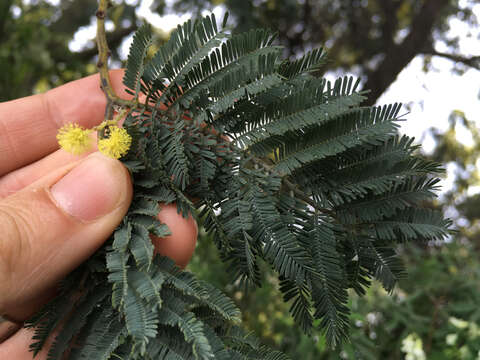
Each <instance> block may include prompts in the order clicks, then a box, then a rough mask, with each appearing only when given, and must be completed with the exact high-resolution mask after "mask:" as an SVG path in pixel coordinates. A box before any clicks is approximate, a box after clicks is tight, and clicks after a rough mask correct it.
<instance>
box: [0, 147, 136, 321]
mask: <svg viewBox="0 0 480 360" xmlns="http://www.w3.org/2000/svg"><path fill="white" fill-rule="evenodd" d="M131 199H132V185H131V182H130V176H129V174H128V171H127V170H126V169H125V167H124V166H123V165H122V164H121V163H120V162H119V161H118V160H114V159H109V158H106V157H104V156H103V155H101V154H99V153H94V154H92V155H90V156H89V157H87V158H85V159H83V160H81V161H79V162H77V163H74V164H70V165H67V166H66V167H63V168H61V169H58V170H56V171H55V172H54V173H51V174H49V175H47V176H44V177H43V178H41V179H40V180H38V181H36V182H34V183H33V184H32V185H30V186H28V187H26V188H25V189H23V190H21V191H19V192H17V193H15V194H13V195H11V196H8V197H7V198H5V199H3V200H1V201H0V234H1V235H0V315H5V316H7V317H10V318H12V319H16V320H24V319H25V318H27V317H28V316H30V315H31V314H32V313H33V312H34V311H36V310H38V308H39V307H40V306H41V305H42V304H43V303H44V302H45V301H46V300H47V299H48V297H49V296H51V294H52V289H55V287H56V286H57V284H58V281H59V280H61V279H62V278H64V277H65V276H66V275H67V274H68V273H69V272H70V271H72V270H73V269H74V268H76V267H77V266H78V265H80V264H81V263H82V262H83V261H85V260H86V259H87V258H88V257H89V256H91V255H92V254H93V253H94V252H95V250H97V249H98V248H99V247H100V246H101V245H102V243H103V242H104V241H105V240H106V239H107V238H108V237H109V236H110V234H111V233H112V232H113V230H114V229H115V227H116V226H117V225H118V224H119V223H120V221H121V220H122V218H123V216H124V215H125V214H126V212H127V210H128V207H129V205H130V201H131Z"/></svg>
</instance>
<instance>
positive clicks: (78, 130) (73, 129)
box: [57, 123, 92, 155]
mask: <svg viewBox="0 0 480 360" xmlns="http://www.w3.org/2000/svg"><path fill="white" fill-rule="evenodd" d="M90 132H91V130H88V129H84V128H82V127H81V126H79V125H78V124H72V123H68V124H65V125H64V126H62V127H61V128H60V129H59V130H58V134H57V141H58V144H59V145H60V147H61V148H62V149H64V150H65V151H68V152H69V153H72V154H75V155H79V154H82V153H84V152H86V151H87V150H89V149H90V147H91V146H92V139H91V138H90V136H89V134H90Z"/></svg>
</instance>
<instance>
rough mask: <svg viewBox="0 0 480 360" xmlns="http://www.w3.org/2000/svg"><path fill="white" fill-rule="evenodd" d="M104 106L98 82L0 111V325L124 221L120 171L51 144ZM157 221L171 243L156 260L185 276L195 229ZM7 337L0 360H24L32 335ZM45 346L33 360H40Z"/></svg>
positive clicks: (5, 329)
mask: <svg viewBox="0 0 480 360" xmlns="http://www.w3.org/2000/svg"><path fill="white" fill-rule="evenodd" d="M110 75H111V81H112V85H113V87H114V90H115V91H116V92H117V94H118V95H119V96H121V97H123V98H128V97H129V96H128V94H126V93H125V92H124V91H123V86H122V84H121V79H122V76H123V71H121V70H117V71H112V72H111V73H110ZM105 105H106V100H105V96H104V94H103V93H102V91H101V89H100V87H99V77H98V75H93V76H90V77H87V78H84V79H81V80H78V81H74V82H71V83H69V84H66V85H64V86H61V87H58V88H56V89H53V90H51V91H49V92H47V93H45V94H41V95H34V96H30V97H27V98H23V99H18V100H13V101H10V102H5V103H0V234H1V235H0V315H3V316H5V317H7V318H9V319H11V320H15V321H16V322H18V323H21V322H22V321H24V320H25V319H27V318H28V317H29V316H30V315H32V314H33V313H34V312H35V311H37V310H38V309H39V308H40V307H41V306H42V305H43V304H44V303H45V302H47V301H48V300H49V299H50V298H51V297H52V295H53V294H54V292H55V289H56V287H57V284H58V282H59V280H61V279H62V278H64V277H65V276H66V275H67V274H68V273H69V272H71V271H72V270H73V269H74V268H76V267H77V266H78V265H80V264H81V263H82V262H84V261H85V260H86V259H87V258H88V257H89V256H91V255H92V254H93V253H94V252H95V251H96V250H97V249H98V248H99V247H100V246H101V245H102V244H103V242H104V241H105V240H106V239H107V238H108V237H109V236H110V234H111V233H112V232H113V230H114V229H115V227H116V226H117V225H118V224H119V223H120V221H121V220H122V218H123V216H124V215H125V214H126V212H127V210H128V207H129V205H130V202H131V199H132V184H131V181H130V176H129V174H128V171H127V170H126V169H125V168H124V166H123V165H122V164H121V162H120V161H118V160H114V159H109V158H106V157H105V156H103V155H101V154H99V153H98V152H96V151H95V149H92V151H91V152H90V154H84V155H79V156H75V155H71V154H68V153H66V152H65V151H63V150H59V149H58V144H57V140H56V138H55V136H56V134H57V131H58V129H59V128H60V127H61V126H62V125H64V124H65V123H67V122H75V123H78V124H80V125H83V126H84V127H92V126H95V125H98V124H100V123H101V122H102V120H103V115H104V109H105ZM167 212H168V214H167ZM161 214H162V213H160V218H161V219H164V220H163V221H164V222H166V223H167V225H169V227H170V228H171V231H172V235H171V236H170V237H169V238H168V239H165V243H164V244H163V245H162V247H163V248H164V250H162V249H161V250H160V252H162V253H164V254H165V255H169V256H171V257H172V258H173V259H174V260H175V261H176V262H177V264H179V265H180V266H185V265H186V264H187V262H188V260H189V259H190V257H191V254H192V252H193V249H194V245H195V240H196V236H197V225H196V223H195V221H194V220H193V219H191V218H190V219H183V218H182V217H181V215H178V214H176V212H175V211H171V209H170V210H169V209H168V207H167V208H166V209H165V216H163V217H162V215H161ZM17 328H18V327H15V324H13V323H8V322H3V323H0V359H16V360H23V359H32V353H30V352H29V351H28V346H29V344H30V343H31V342H32V340H31V337H32V331H31V330H28V329H23V328H20V329H19V330H18V331H16V332H15V333H14V334H13V335H11V336H10V333H11V332H12V331H9V329H15V330H16V329H17ZM7 333H8V336H9V337H8V338H7V339H6V340H3V339H5V338H6V337H7V335H6V334H7ZM2 340H3V342H2ZM51 340H52V339H50V342H49V343H48V344H47V346H46V347H45V349H44V350H42V352H41V353H40V354H39V355H37V357H36V358H35V359H40V360H44V359H46V355H47V353H48V346H49V344H50V343H51Z"/></svg>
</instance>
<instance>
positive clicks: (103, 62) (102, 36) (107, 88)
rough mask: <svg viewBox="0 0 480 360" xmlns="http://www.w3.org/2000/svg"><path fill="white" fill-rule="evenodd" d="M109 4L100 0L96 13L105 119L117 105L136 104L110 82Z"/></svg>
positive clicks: (99, 68) (129, 105) (107, 0)
mask: <svg viewBox="0 0 480 360" xmlns="http://www.w3.org/2000/svg"><path fill="white" fill-rule="evenodd" d="M109 6H110V1H109V0H99V2H98V9H97V12H96V13H95V16H96V17H97V47H98V62H97V68H98V70H99V72H100V86H101V88H102V90H103V92H104V94H105V97H106V98H107V107H106V109H105V120H111V119H112V117H113V112H114V110H115V109H114V108H115V106H121V107H132V106H133V105H134V104H135V102H133V101H129V100H124V99H121V98H119V97H118V96H117V94H116V93H115V91H114V90H113V88H112V83H111V82H110V76H109V74H108V58H109V57H110V50H109V49H108V44H107V35H106V32H105V18H106V17H107V9H108V8H109Z"/></svg>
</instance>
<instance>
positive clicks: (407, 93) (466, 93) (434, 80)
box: [52, 0, 480, 192]
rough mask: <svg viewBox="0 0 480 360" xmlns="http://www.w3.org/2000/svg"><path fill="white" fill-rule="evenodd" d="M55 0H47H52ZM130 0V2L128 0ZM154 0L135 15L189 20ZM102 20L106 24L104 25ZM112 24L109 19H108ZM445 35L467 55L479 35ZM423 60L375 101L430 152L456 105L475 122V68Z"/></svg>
mask: <svg viewBox="0 0 480 360" xmlns="http://www.w3.org/2000/svg"><path fill="white" fill-rule="evenodd" d="M55 1H58V0H52V2H55ZM131 2H132V3H134V2H135V1H134V0H132V1H131ZM152 2H153V0H143V1H142V4H141V6H140V7H139V9H138V10H137V16H138V17H139V18H144V19H146V20H147V21H148V22H150V23H151V24H152V25H153V26H155V27H157V28H161V29H163V30H164V31H169V30H171V29H173V28H174V27H176V26H177V25H178V24H181V23H183V22H185V21H186V20H188V19H189V17H190V14H183V15H182V16H178V15H176V14H174V13H170V14H168V15H166V16H163V17H161V16H160V15H158V14H154V13H152V11H151V10H150V6H151V4H152ZM166 2H167V4H169V3H171V0H167V1H166ZM213 11H214V13H215V15H216V17H217V19H221V18H222V17H223V9H222V7H220V6H217V7H215V8H214V10H213ZM473 11H474V13H475V15H476V16H477V18H478V19H479V20H480V4H478V5H475V6H474V9H473ZM108 25H109V24H107V28H108ZM110 26H113V24H110ZM450 27H451V30H450V33H449V35H451V36H452V37H453V36H459V37H460V39H461V40H460V43H459V45H460V50H461V52H462V53H463V54H467V55H480V39H479V38H477V37H476V36H469V31H471V29H469V27H468V25H467V24H465V23H463V22H462V21H460V20H457V19H452V20H451V21H450ZM94 37H95V27H94V26H93V25H92V26H89V27H85V28H82V29H81V30H80V31H78V32H77V34H76V35H75V38H74V40H73V41H72V42H71V44H70V49H71V50H77V51H78V50H80V49H81V48H82V47H83V46H84V45H85V43H86V42H88V40H89V39H93V38H94ZM132 38H133V36H130V37H129V38H128V39H126V40H125V42H124V43H123V45H122V50H121V53H122V54H123V56H124V57H125V58H126V55H127V53H128V48H129V46H130V44H131V41H132ZM435 48H436V49H437V50H438V51H445V52H446V51H448V49H447V48H446V45H444V44H442V43H440V42H437V43H436V44H435ZM422 68H423V59H422V57H421V56H417V57H416V58H415V59H413V60H412V61H411V62H410V64H409V65H408V66H407V67H406V68H405V69H404V70H403V71H402V72H401V73H400V74H399V76H398V77H397V79H396V81H395V82H394V83H393V84H392V85H391V86H390V87H389V88H388V89H387V91H386V92H385V93H384V94H383V95H382V96H381V98H380V99H379V100H378V104H379V105H382V104H389V103H393V102H402V103H403V104H406V105H408V106H405V114H406V116H405V119H406V121H405V122H403V123H402V127H401V132H402V133H404V134H406V135H409V136H413V137H415V139H416V141H417V142H418V143H422V147H423V150H424V151H425V152H427V153H428V152H431V151H432V150H433V149H434V146H435V142H434V140H433V138H432V136H430V135H429V133H428V129H430V128H432V127H435V128H438V129H441V130H446V129H447V128H448V126H449V123H448V118H449V115H450V114H451V113H452V111H453V110H461V111H463V112H464V113H465V115H466V117H467V119H469V120H474V121H476V123H477V124H478V126H480V71H478V70H474V69H470V70H468V71H467V72H465V73H464V74H463V75H457V74H454V73H453V72H452V68H453V63H452V61H450V60H447V59H444V58H439V57H433V58H432V69H433V70H430V71H429V72H428V73H425V72H424V71H423V70H422ZM327 78H329V79H332V80H334V77H333V76H332V75H329V74H327ZM456 134H457V138H458V140H460V141H462V142H463V143H464V144H466V145H468V146H471V145H473V142H472V138H471V137H470V136H469V133H468V131H466V129H464V128H463V127H461V126H457V128H456ZM447 171H448V174H449V175H448V176H447V178H446V179H445V180H444V181H443V189H444V190H447V189H449V188H451V185H452V183H453V178H454V177H453V176H452V175H453V173H454V172H455V171H456V169H455V168H454V167H452V166H447ZM472 191H474V192H480V187H478V188H476V189H472Z"/></svg>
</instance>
